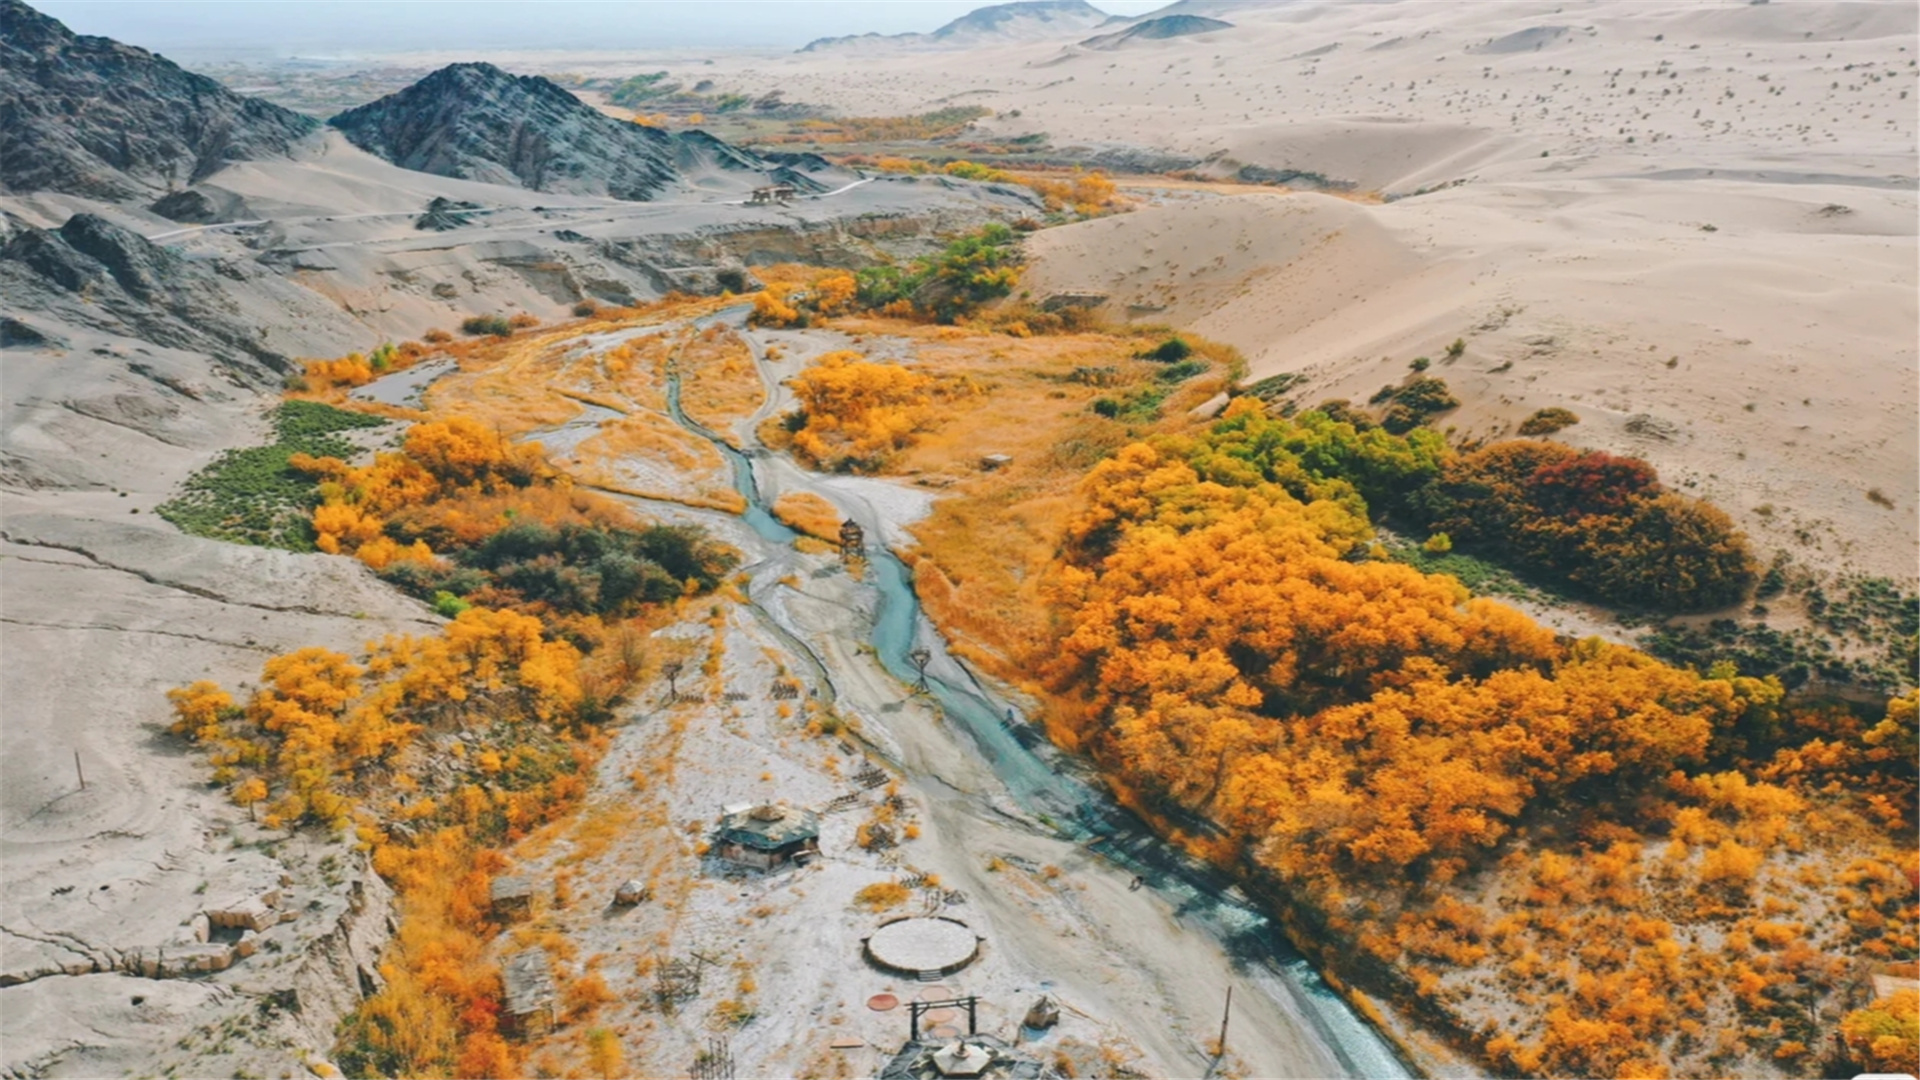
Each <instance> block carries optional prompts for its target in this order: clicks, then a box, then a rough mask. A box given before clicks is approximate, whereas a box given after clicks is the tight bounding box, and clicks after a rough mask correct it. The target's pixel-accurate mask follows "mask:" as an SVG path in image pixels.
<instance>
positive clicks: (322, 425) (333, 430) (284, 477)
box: [159, 401, 387, 551]
mask: <svg viewBox="0 0 1920 1080" xmlns="http://www.w3.org/2000/svg"><path fill="white" fill-rule="evenodd" d="M386 422H387V421H385V420H382V419H381V418H379V417H377V416H367V415H364V414H362V413H356V412H348V411H346V410H345V409H336V408H334V407H333V406H331V405H322V404H320V403H319V402H315V401H289V402H286V403H284V404H282V405H280V406H279V407H278V408H276V409H274V411H273V432H274V440H273V441H272V442H270V443H268V444H266V445H265V446H249V447H245V448H242V449H238V450H228V451H226V452H225V453H223V454H221V455H220V456H219V457H218V458H215V459H214V461H213V462H212V464H210V465H208V466H207V467H206V468H204V469H201V470H200V471H199V472H197V473H194V474H193V476H191V477H189V478H188V479H187V482H186V484H185V485H183V486H182V487H181V490H180V494H179V495H177V496H175V497H174V498H173V499H171V500H169V501H167V502H165V503H163V504H161V506H160V508H159V514H160V516H161V517H163V518H165V519H166V520H168V521H170V522H172V523H173V524H174V525H175V526H177V527H179V529H180V531H182V532H186V533H191V534H193V535H194V536H205V537H209V538H211V539H214V540H227V541H231V542H233V543H237V544H255V545H258V546H261V547H277V548H285V549H287V550H288V551H312V550H314V547H313V540H314V534H313V527H312V525H311V524H310V522H309V521H308V518H309V517H310V516H311V515H312V513H313V508H314V506H315V505H317V504H318V502H319V497H318V494H317V491H318V487H317V485H316V483H315V481H314V479H313V478H312V477H311V476H308V475H307V474H305V473H302V472H299V471H297V470H295V469H294V468H293V467H292V466H291V465H289V464H288V462H289V460H290V459H291V458H292V457H293V455H295V454H311V455H313V456H314V457H337V458H351V457H352V456H353V455H354V453H355V447H354V445H353V444H352V443H350V442H348V441H347V440H345V439H342V438H340V435H339V433H340V432H343V431H352V430H356V429H359V428H373V427H380V426H381V425H383V424H385V423H386Z"/></svg>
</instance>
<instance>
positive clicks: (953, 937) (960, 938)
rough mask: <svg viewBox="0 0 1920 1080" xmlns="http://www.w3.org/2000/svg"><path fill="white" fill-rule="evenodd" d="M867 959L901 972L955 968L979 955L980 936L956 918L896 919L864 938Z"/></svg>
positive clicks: (937, 970)
mask: <svg viewBox="0 0 1920 1080" xmlns="http://www.w3.org/2000/svg"><path fill="white" fill-rule="evenodd" d="M866 949H867V959H868V960H871V961H873V962H874V963H875V964H877V965H879V966H880V967H882V968H885V969H887V970H888V971H894V972H899V973H900V974H903V975H921V974H924V973H927V972H934V973H936V974H940V975H946V974H949V973H951V972H955V971H959V970H960V969H961V968H963V967H966V966H967V965H968V964H971V963H973V961H974V958H976V957H978V956H979V955H980V939H979V938H977V937H975V936H974V933H973V930H972V929H970V928H969V927H968V926H967V924H966V923H963V922H961V921H960V920H958V919H949V918H946V917H945V916H933V917H930V918H907V919H896V920H894V921H893V922H890V923H888V924H887V925H885V926H883V927H881V928H880V929H878V930H876V931H874V932H873V936H872V937H870V938H868V939H867V945H866Z"/></svg>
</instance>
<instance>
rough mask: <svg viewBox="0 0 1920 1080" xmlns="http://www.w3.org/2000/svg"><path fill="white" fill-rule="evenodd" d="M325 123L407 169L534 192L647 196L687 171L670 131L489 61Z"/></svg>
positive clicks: (443, 72) (457, 67) (450, 69)
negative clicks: (678, 162)
mask: <svg viewBox="0 0 1920 1080" xmlns="http://www.w3.org/2000/svg"><path fill="white" fill-rule="evenodd" d="M328 123H329V124H330V125H332V126H333V127H335V128H337V129H339V130H340V131H342V132H344V133H345V134H346V136H347V138H348V139H349V140H351V141H352V142H353V144H354V145H355V146H358V147H360V148H361V149H362V150H366V151H367V152H369V153H372V154H376V155H378V156H380V157H382V158H385V159H386V160H388V161H391V162H393V163H394V164H395V165H399V166H400V167H401V168H405V169H413V170H415V171H417V172H426V173H433V174H434V175H436V176H451V177H458V178H461V179H468V180H480V181H483V182H486V183H492V184H505V185H508V186H510V187H522V188H527V189H530V190H533V191H551V192H563V193H567V194H574V195H605V196H610V197H612V198H616V199H627V200H631V201H636V202H644V201H646V200H648V199H651V198H653V197H654V196H655V195H657V194H658V193H660V192H661V191H662V190H664V189H666V188H667V187H669V186H670V185H672V184H673V183H674V182H675V181H676V180H677V179H678V178H679V175H680V174H679V170H678V169H677V168H676V167H675V148H674V141H673V137H672V136H671V135H668V134H667V133H666V132H664V131H662V130H660V129H658V128H652V127H647V126H645V125H642V124H632V123H624V122H622V121H619V120H616V119H614V118H613V117H611V116H607V115H606V114H604V113H601V112H598V111H596V110H595V109H593V108H591V107H589V106H588V105H586V104H584V103H582V102H581V101H580V99H579V98H576V97H574V96H573V95H572V94H571V93H568V92H567V91H566V90H565V89H564V88H562V87H560V86H559V85H557V84H556V83H553V82H552V81H550V80H547V79H544V78H541V77H540V76H538V75H511V74H509V73H507V72H505V71H502V70H501V69H499V68H497V67H495V66H494V65H492V64H450V65H448V66H447V67H444V68H441V69H440V70H439V71H436V72H434V73H433V74H431V75H428V76H427V77H426V78H424V79H421V80H420V81H419V82H417V83H414V84H413V85H412V86H409V87H407V88H406V89H405V90H401V91H399V92H397V93H393V94H389V95H387V96H386V97H383V98H381V99H379V100H378V101H373V102H369V103H367V104H365V105H362V106H360V107H359V108H357V109H349V110H347V111H346V112H343V113H341V114H340V115H338V116H336V117H334V118H333V119H331V120H329V121H328Z"/></svg>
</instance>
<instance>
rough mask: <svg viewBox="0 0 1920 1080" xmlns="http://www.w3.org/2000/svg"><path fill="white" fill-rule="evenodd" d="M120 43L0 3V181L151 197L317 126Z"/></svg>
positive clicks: (15, 187)
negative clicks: (1, 137)
mask: <svg viewBox="0 0 1920 1080" xmlns="http://www.w3.org/2000/svg"><path fill="white" fill-rule="evenodd" d="M319 126H320V125H319V123H318V122H317V121H315V120H313V119H312V118H310V117H305V116H301V115H300V114H298V113H294V112H290V111H288V110H286V109H283V108H281V107H280V106H278V105H273V104H270V103H268V102H265V101H261V100H259V99H257V98H248V97H242V96H241V95H239V94H235V93H234V92H232V91H230V90H228V89H227V88H226V87H224V86H221V85H220V84H219V83H217V82H215V81H214V80H212V79H209V78H207V77H205V76H203V75H195V74H193V73H192V72H188V71H184V70H182V69H181V68H180V67H179V65H177V64H175V63H173V62H172V61H170V60H168V59H166V58H165V57H162V56H159V55H157V54H155V53H151V52H148V51H147V50H145V49H140V48H135V47H133V46H131V45H122V44H120V43H119V42H117V41H113V40H110V39H108V38H103V37H91V36H86V35H80V34H75V33H73V32H72V31H71V30H68V29H67V28H66V27H65V26H64V25H62V24H61V23H60V22H59V21H58V20H56V19H52V18H49V17H47V16H45V15H43V14H41V13H40V12H38V11H35V10H34V9H33V8H31V7H28V6H27V5H26V4H24V3H21V2H20V0H0V130H4V131H5V132H6V133H7V137H6V139H5V140H4V142H0V188H3V189H4V190H6V191H10V192H15V193H26V192H36V191H52V192H60V193H63V194H70V195H82V196H86V197H89V198H95V199H109V200H118V199H130V198H138V197H144V196H151V195H154V194H158V193H162V192H165V191H168V190H170V189H173V188H177V187H179V186H182V185H186V184H192V183H195V182H197V181H199V180H201V179H204V178H205V177H206V176H208V175H209V174H211V173H213V172H215V171H217V170H219V169H221V168H223V167H225V166H227V165H229V164H231V163H233V162H236V161H250V160H257V159H260V158H267V157H285V156H288V155H290V154H292V153H293V152H294V149H295V147H296V146H297V145H299V144H300V143H302V142H303V141H304V140H306V139H307V138H308V137H309V136H310V135H311V134H312V133H313V132H314V131H316V130H317V129H318V128H319Z"/></svg>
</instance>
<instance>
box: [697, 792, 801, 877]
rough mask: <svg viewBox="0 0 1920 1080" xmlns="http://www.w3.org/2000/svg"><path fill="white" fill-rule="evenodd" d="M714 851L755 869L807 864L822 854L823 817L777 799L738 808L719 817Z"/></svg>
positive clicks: (734, 861) (723, 857) (720, 855)
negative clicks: (781, 802) (743, 808)
mask: <svg viewBox="0 0 1920 1080" xmlns="http://www.w3.org/2000/svg"><path fill="white" fill-rule="evenodd" d="M713 851H714V854H716V855H718V856H719V857H720V858H722V859H725V860H726V861H728V862H731V863H737V864H739V865H741V866H751V867H753V868H754V869H756V870H772V869H774V868H775V867H779V866H786V865H789V864H804V863H806V862H808V861H809V860H811V859H813V858H815V857H817V856H818V855H819V854H820V817H819V815H817V814H814V813H812V812H810V811H807V810H798V809H795V808H793V807H790V806H779V805H776V804H774V803H762V804H760V805H759V806H755V807H752V808H750V809H746V810H739V811H735V812H733V813H729V814H727V815H725V816H723V817H722V818H721V819H720V827H719V829H718V830H717V831H716V833H715V834H714V843H713Z"/></svg>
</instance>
